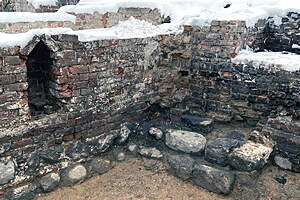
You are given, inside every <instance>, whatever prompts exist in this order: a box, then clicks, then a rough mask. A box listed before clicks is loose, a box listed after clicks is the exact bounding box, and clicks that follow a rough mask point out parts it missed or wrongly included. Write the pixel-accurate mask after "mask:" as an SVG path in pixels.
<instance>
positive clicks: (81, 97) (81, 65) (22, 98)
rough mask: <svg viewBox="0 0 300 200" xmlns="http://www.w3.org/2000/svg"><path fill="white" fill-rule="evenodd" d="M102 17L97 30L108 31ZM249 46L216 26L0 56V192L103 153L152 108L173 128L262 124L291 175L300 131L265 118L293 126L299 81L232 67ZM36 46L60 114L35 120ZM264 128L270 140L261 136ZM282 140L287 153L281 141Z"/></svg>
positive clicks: (70, 39)
mask: <svg viewBox="0 0 300 200" xmlns="http://www.w3.org/2000/svg"><path fill="white" fill-rule="evenodd" d="M123 11H124V10H120V11H119V13H120V16H121V17H120V18H123V17H124V18H127V17H129V16H131V15H136V14H135V11H136V10H131V11H132V12H129V13H131V14H124V12H125V11H124V12H123ZM145 11H147V12H148V13H150V14H149V15H151V16H152V14H153V13H156V14H154V15H153V18H151V17H150V18H151V19H149V20H154V21H156V22H158V23H161V21H160V20H161V18H160V17H157V16H158V15H157V11H155V10H145ZM151 12H153V13H152V14H151ZM125 13H127V11H126V12H125ZM112 15H114V14H112ZM95 16H96V15H95ZM103 16H104V15H103ZM103 16H102V17H103ZM107 16H108V18H107ZM107 16H104V17H106V20H102V22H101V23H104V22H105V23H104V24H105V26H104V25H103V24H102V25H103V27H108V26H111V25H112V24H113V22H111V21H110V18H109V16H110V14H108V15H107ZM77 17H79V18H81V17H80V16H79V15H78V16H77ZM117 18H118V19H117V20H119V19H120V18H119V17H117ZM81 19H82V20H84V17H82V18H81ZM102 19H103V18H102ZM112 19H113V18H111V20H112ZM117 20H116V21H117ZM112 21H114V20H112ZM80 26H81V25H80ZM248 39H249V30H248V29H247V27H246V24H245V22H242V21H213V22H212V23H211V26H204V27H191V26H185V27H184V31H183V33H181V34H177V35H160V36H156V37H153V38H144V39H124V40H100V41H91V42H80V41H78V37H77V36H75V35H52V36H45V35H43V36H36V37H34V38H33V40H32V41H31V42H30V43H29V44H28V45H27V46H26V47H24V48H22V49H21V48H20V47H11V48H2V49H1V50H0V76H1V77H0V83H1V85H0V108H1V109H0V127H1V128H2V129H1V131H0V132H1V133H0V157H1V162H0V164H1V165H3V166H5V167H7V168H9V169H11V170H7V171H8V172H11V171H13V172H14V173H12V174H7V176H6V178H1V176H0V188H1V190H0V191H2V190H3V191H5V192H6V191H10V190H9V189H10V188H14V187H16V185H18V184H21V185H22V184H25V185H26V182H27V181H32V182H34V180H37V179H39V178H40V177H41V176H43V175H45V174H46V173H49V172H52V171H56V170H62V169H64V168H65V164H66V163H68V164H70V163H74V162H76V161H78V160H80V159H81V161H82V162H83V161H87V160H88V158H89V157H92V156H96V155H100V154H101V153H103V152H105V151H107V150H108V148H109V147H110V146H111V145H112V144H114V143H117V142H116V141H119V139H120V138H121V137H123V136H122V133H123V132H122V131H120V130H121V129H122V130H123V129H124V128H122V125H123V124H124V123H126V122H135V121H137V122H138V121H139V120H142V119H144V118H145V115H144V111H146V110H147V109H149V105H156V104H157V105H159V106H164V107H165V108H168V109H169V111H170V119H169V120H171V121H178V120H181V117H182V115H183V114H193V115H198V116H205V117H210V118H213V119H214V120H216V121H222V122H229V121H232V120H239V121H247V122H248V124H252V125H254V126H255V125H256V123H257V122H258V121H261V124H259V126H258V130H260V131H262V130H264V131H262V132H263V133H264V135H266V136H270V135H271V136H272V134H273V136H272V137H271V139H273V140H274V141H275V142H278V144H280V145H278V152H279V153H278V154H280V155H282V154H285V155H284V156H287V157H288V159H290V160H291V162H292V164H293V168H291V169H290V170H295V171H296V170H298V168H297V167H295V165H297V164H298V162H299V159H298V158H297V156H298V154H297V153H298V151H297V149H298V148H299V145H300V143H299V136H298V135H297V134H294V133H291V129H290V128H289V127H292V130H293V131H292V132H297V131H298V129H299V127H298V124H297V123H296V124H294V125H289V126H285V125H284V123H282V122H280V120H279V121H278V120H277V121H276V120H274V119H272V118H275V117H278V116H279V115H284V116H292V117H291V119H290V120H291V121H297V120H299V110H300V109H299V106H300V104H299V102H300V101H299V92H300V91H299V88H300V87H299V80H300V73H299V71H297V72H288V71H285V70H282V69H280V68H278V67H277V66H269V67H267V66H260V67H254V66H252V65H251V63H249V64H247V65H236V64H233V63H232V62H231V58H234V57H235V56H236V55H237V53H238V52H239V51H240V49H242V48H243V47H244V46H245V45H246V44H247V42H248ZM39 42H43V44H45V46H47V47H48V48H49V51H50V55H49V57H50V59H51V60H52V61H53V63H51V65H50V71H49V73H50V76H51V78H50V79H49V86H48V88H47V89H48V90H49V91H50V93H51V95H52V97H53V99H54V100H55V101H56V105H58V107H59V109H58V110H56V111H55V112H54V113H52V114H43V115H40V116H38V117H34V116H32V112H31V110H30V109H31V108H30V106H29V104H30V99H29V97H28V88H30V87H31V86H30V81H29V80H28V79H29V76H28V74H27V72H28V71H27V70H28V66H27V62H28V60H29V59H31V58H30V53H31V52H32V50H33V49H34V48H35V47H36V45H37V44H38V43H39ZM298 42H299V41H298V40H297V43H298ZM47 73H48V72H47ZM151 117H155V116H154V115H153V116H151ZM268 118H269V119H268ZM263 122H265V123H263ZM286 123H287V122H286ZM278 124H280V125H278ZM282 124H283V125H282ZM263 126H265V127H264V129H263ZM270 127H271V128H272V129H276V131H275V134H274V131H273V132H272V133H268V131H269V130H271V129H270ZM282 129H284V130H282ZM294 130H295V131H294ZM286 133H287V134H286ZM278 134H279V135H280V137H279V136H278ZM287 139H288V141H289V142H291V143H292V144H291V143H288V144H289V145H288V147H291V149H290V148H285V146H284V145H283V146H282V145H281V144H285V143H280V142H281V141H282V140H287ZM250 145H251V144H250ZM295 149H296V151H294V150H295ZM268 152H269V149H268ZM27 186H28V185H27ZM36 187H37V186H36Z"/></svg>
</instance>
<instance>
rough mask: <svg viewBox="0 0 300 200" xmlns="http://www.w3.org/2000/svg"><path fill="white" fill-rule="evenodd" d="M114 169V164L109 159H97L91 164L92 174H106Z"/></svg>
mask: <svg viewBox="0 0 300 200" xmlns="http://www.w3.org/2000/svg"><path fill="white" fill-rule="evenodd" d="M112 167H113V165H112V162H111V161H110V160H108V159H102V158H95V159H93V160H92V162H91V164H90V168H91V170H92V172H94V173H98V174H104V173H106V172H108V171H109V170H110V169H111V168H112Z"/></svg>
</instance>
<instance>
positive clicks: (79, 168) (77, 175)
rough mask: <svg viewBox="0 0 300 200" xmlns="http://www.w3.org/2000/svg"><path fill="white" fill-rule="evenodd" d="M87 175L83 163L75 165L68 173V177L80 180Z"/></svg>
mask: <svg viewBox="0 0 300 200" xmlns="http://www.w3.org/2000/svg"><path fill="white" fill-rule="evenodd" d="M86 175H87V171H86V169H85V167H84V166H83V165H76V166H75V167H74V168H73V169H71V170H70V171H69V173H68V176H69V178H70V179H73V180H81V179H83V178H84V177H85V176H86Z"/></svg>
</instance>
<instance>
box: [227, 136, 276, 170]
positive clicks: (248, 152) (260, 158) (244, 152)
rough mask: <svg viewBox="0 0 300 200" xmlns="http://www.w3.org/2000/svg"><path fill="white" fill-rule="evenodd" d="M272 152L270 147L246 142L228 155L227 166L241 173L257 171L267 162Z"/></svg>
mask: <svg viewBox="0 0 300 200" xmlns="http://www.w3.org/2000/svg"><path fill="white" fill-rule="evenodd" d="M272 151H273V148H271V147H268V146H264V145H262V144H259V143H254V142H252V141H248V142H246V143H245V144H243V145H242V146H240V147H239V148H236V149H234V150H233V151H232V152H231V153H230V154H229V164H230V166H231V167H233V168H235V169H238V170H241V171H254V170H259V169H262V168H263V166H264V165H265V164H266V163H267V162H268V159H269V156H270V154H271V153H272Z"/></svg>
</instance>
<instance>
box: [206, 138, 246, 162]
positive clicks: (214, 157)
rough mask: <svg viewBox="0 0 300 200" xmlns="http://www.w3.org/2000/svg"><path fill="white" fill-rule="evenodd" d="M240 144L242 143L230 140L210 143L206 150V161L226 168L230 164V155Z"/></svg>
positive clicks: (225, 139) (223, 139)
mask: <svg viewBox="0 0 300 200" xmlns="http://www.w3.org/2000/svg"><path fill="white" fill-rule="evenodd" d="M240 144H241V141H239V140H234V139H229V138H217V139H215V140H212V141H209V142H208V143H207V145H206V148H205V159H206V160H207V161H209V162H212V163H216V164H218V165H221V166H226V165H227V164H228V155H229V154H230V153H231V151H232V150H234V148H236V147H238V146H239V145H240Z"/></svg>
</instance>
